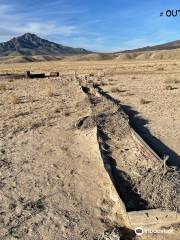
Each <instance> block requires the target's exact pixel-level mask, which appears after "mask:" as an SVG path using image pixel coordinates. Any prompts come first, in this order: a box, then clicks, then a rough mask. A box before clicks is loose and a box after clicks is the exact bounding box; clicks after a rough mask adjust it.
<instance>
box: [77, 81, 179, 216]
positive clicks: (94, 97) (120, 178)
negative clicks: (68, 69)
mask: <svg viewBox="0 0 180 240" xmlns="http://www.w3.org/2000/svg"><path fill="white" fill-rule="evenodd" d="M78 82H79V84H80V86H81V89H82V90H83V92H84V93H85V94H86V95H87V97H88V100H89V103H90V106H91V111H92V115H91V116H87V117H85V118H83V119H80V120H79V122H78V123H77V124H76V127H77V128H79V129H87V128H92V127H95V126H96V127H97V140H98V143H99V149H100V152H101V156H102V159H103V162H104V166H105V169H106V170H107V172H108V174H109V176H110V177H111V180H112V182H113V184H114V186H115V188H116V190H117V192H118V194H119V196H120V198H121V199H122V201H123V202H124V204H125V207H126V210H127V211H128V212H129V211H137V210H147V209H157V208H160V209H166V210H173V211H174V210H176V211H177V210H178V206H179V195H180V190H179V185H180V172H179V171H176V170H175V169H173V168H170V167H168V166H166V165H165V162H163V161H162V160H161V161H157V159H153V158H151V157H150V156H148V155H146V154H145V152H144V151H143V150H142V148H140V146H139V145H138V143H137V142H136V141H135V140H134V138H133V135H132V128H131V126H130V124H129V118H128V116H127V115H126V114H125V113H124V111H123V110H122V108H121V106H120V105H119V103H118V102H116V100H115V99H113V98H112V99H111V97H109V98H106V97H104V96H102V94H101V92H100V89H98V86H94V85H92V84H88V82H87V79H85V80H84V79H80V80H79V81H78Z"/></svg>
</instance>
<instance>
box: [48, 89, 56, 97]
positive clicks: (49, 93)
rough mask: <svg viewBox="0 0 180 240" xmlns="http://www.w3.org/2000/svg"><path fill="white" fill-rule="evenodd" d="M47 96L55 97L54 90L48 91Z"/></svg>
mask: <svg viewBox="0 0 180 240" xmlns="http://www.w3.org/2000/svg"><path fill="white" fill-rule="evenodd" d="M47 95H48V97H53V96H54V93H53V90H52V89H48V91H47Z"/></svg>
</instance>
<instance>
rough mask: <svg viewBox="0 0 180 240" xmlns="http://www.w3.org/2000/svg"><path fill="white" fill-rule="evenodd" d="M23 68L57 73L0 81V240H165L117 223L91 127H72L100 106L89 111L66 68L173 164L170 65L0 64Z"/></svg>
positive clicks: (6, 69) (176, 79) (178, 73)
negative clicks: (107, 99) (93, 87)
mask: <svg viewBox="0 0 180 240" xmlns="http://www.w3.org/2000/svg"><path fill="white" fill-rule="evenodd" d="M27 70H30V71H32V72H47V73H48V72H50V71H58V72H60V77H58V78H46V79H20V80H9V81H8V80H0V239H3V240H9V239H23V240H24V239H25V240H26V239H28V240H41V239H42V240H65V239H69V240H70V239H72V240H76V239H77V240H78V239H89V240H90V239H94V240H95V239H97V240H98V239H99V240H106V239H114V240H115V239H118V238H117V236H115V235H116V234H117V232H118V231H119V232H118V234H120V235H122V236H121V238H120V239H124V240H126V239H127V240H128V239H165V238H162V236H161V235H155V236H153V235H152V234H151V235H149V236H148V235H146V236H141V237H137V236H135V235H134V233H133V231H131V230H130V229H128V227H127V226H126V225H125V222H124V220H123V217H122V214H121V211H120V208H121V206H120V205H119V201H118V194H117V192H116V190H115V188H114V187H113V185H112V182H111V179H110V177H109V175H108V173H107V171H105V168H104V165H103V162H102V158H101V153H100V151H99V144H98V141H97V137H96V131H95V128H93V126H90V127H87V128H85V129H81V128H78V127H77V125H78V123H79V124H80V122H79V120H81V119H83V118H86V117H87V116H91V115H92V112H93V111H94V112H95V113H97V112H98V113H99V112H101V109H99V108H101V103H100V105H98V104H97V106H96V109H93V107H92V106H91V104H90V103H89V101H88V99H87V96H86V94H85V93H84V92H83V91H82V89H81V87H80V85H79V84H78V82H77V81H75V72H76V76H78V77H79V79H80V80H81V78H84V77H85V76H88V77H89V81H90V82H91V83H92V84H98V86H99V87H100V89H101V91H102V92H103V94H104V95H107V96H109V97H112V98H113V99H114V100H118V101H119V104H120V106H121V107H122V109H123V111H125V112H126V114H127V116H128V117H129V119H130V122H131V124H132V126H133V128H134V129H135V130H136V131H137V132H138V133H139V134H140V135H141V137H142V138H143V139H144V140H145V141H146V142H147V143H148V144H149V145H150V146H151V147H152V149H154V150H155V152H156V153H157V154H158V155H159V156H160V157H161V158H162V159H165V158H166V159H167V164H168V165H169V166H175V167H176V168H178V167H180V156H179V155H180V144H179V143H180V124H179V119H180V61H179V62H178V61H129V62H128V61H127V62H122V61H115V60H112V61H86V62H83V61H82V62H81V61H79V62H70V61H69V62H61V61H54V62H53V61H52V62H39V63H37V62H35V63H22V64H20V63H15V64H0V73H12V72H13V73H14V72H24V71H27ZM95 95H96V93H95ZM97 97H98V96H97ZM95 100H97V99H95ZM92 101H94V99H92ZM97 102H98V101H97ZM103 107H104V106H103ZM108 107H109V106H108ZM113 107H114V105H112V108H113ZM110 108H111V106H110ZM111 110H112V109H110V110H109V108H108V110H107V111H111ZM103 111H104V109H103ZM94 112H93V113H94ZM113 114H114V112H113ZM87 124H88V123H87ZM89 125H91V122H90V123H89ZM109 143H110V145H111V144H112V142H109ZM127 151H128V149H127ZM112 152H113V154H114V155H113V156H114V158H116V155H118V154H119V152H118V145H117V151H116V149H115V148H113V151H112ZM130 205H131V206H130ZM129 207H130V208H131V207H132V203H131V204H130V203H129ZM114 229H115V230H114ZM113 231H114V232H113ZM113 234H114V235H113ZM163 237H164V236H163ZM165 237H166V239H178V237H179V232H178V230H177V229H176V230H175V232H174V234H173V236H165Z"/></svg>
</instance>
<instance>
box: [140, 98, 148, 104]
mask: <svg viewBox="0 0 180 240" xmlns="http://www.w3.org/2000/svg"><path fill="white" fill-rule="evenodd" d="M147 103H149V101H147V100H145V99H144V98H141V99H140V104H147Z"/></svg>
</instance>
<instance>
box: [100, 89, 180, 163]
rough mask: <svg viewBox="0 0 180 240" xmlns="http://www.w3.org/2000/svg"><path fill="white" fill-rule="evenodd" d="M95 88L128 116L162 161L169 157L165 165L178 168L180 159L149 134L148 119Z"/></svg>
mask: <svg viewBox="0 0 180 240" xmlns="http://www.w3.org/2000/svg"><path fill="white" fill-rule="evenodd" d="M95 88H96V89H97V90H98V91H99V93H100V94H102V95H103V96H104V97H106V98H107V99H109V100H110V101H112V102H114V103H115V104H117V105H119V108H120V109H121V110H123V111H124V112H125V113H126V114H127V115H128V116H129V121H130V125H131V126H132V127H133V128H134V130H135V131H136V132H137V133H138V134H139V135H140V136H141V137H142V138H143V140H145V141H146V143H147V144H148V145H149V146H150V147H151V148H152V149H153V150H154V151H155V152H156V153H157V154H158V155H159V157H160V158H162V159H163V157H164V156H167V155H168V156H169V159H168V162H167V164H168V165H169V166H176V167H178V168H180V157H179V156H178V154H177V153H176V152H174V151H173V150H172V149H170V148H169V147H168V146H167V145H165V144H164V143H163V142H162V141H161V140H160V139H158V138H156V137H155V136H153V135H152V134H151V132H150V131H149V129H148V128H147V127H146V125H147V124H148V123H149V120H148V119H144V118H142V117H141V116H139V112H138V111H136V110H134V109H133V108H132V107H130V106H128V105H124V104H122V103H121V102H120V101H119V100H117V99H115V98H113V97H111V96H110V95H109V94H108V93H107V92H105V91H104V90H103V89H102V88H101V87H99V86H98V85H95Z"/></svg>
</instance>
